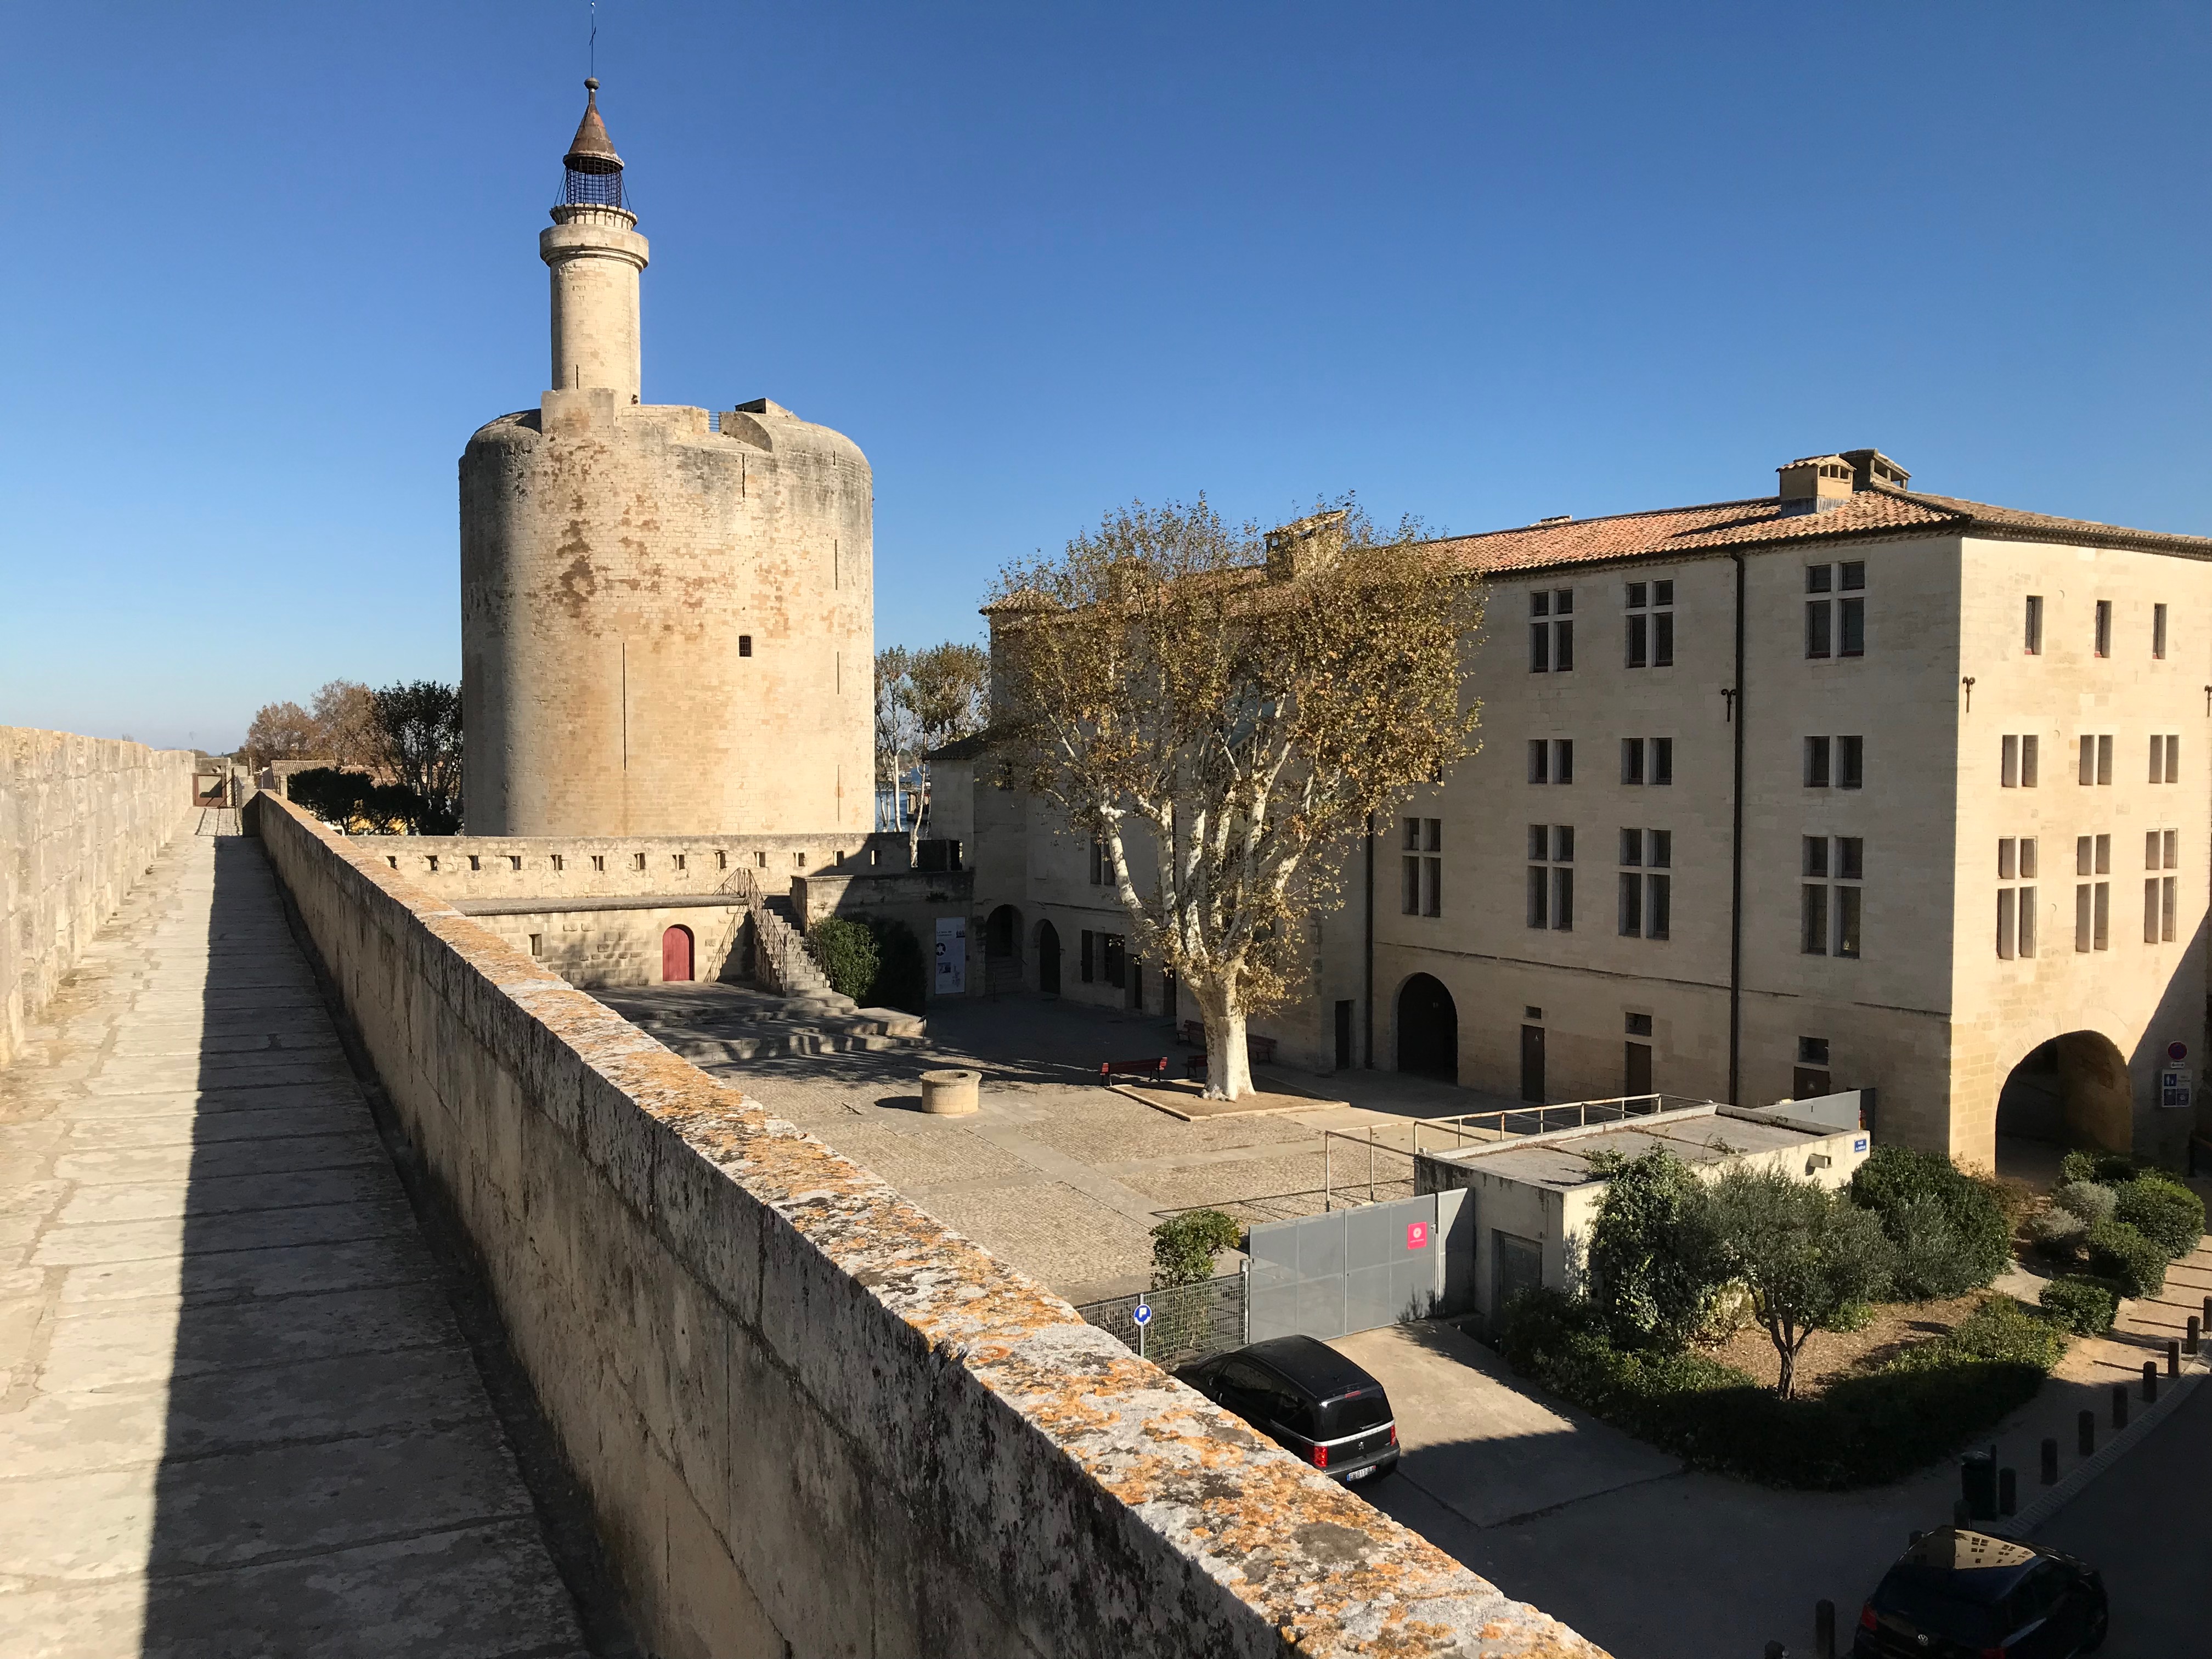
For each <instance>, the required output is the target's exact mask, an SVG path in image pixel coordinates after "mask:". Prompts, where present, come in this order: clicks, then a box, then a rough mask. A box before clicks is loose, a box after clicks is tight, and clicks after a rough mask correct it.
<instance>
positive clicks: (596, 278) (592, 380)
mask: <svg viewBox="0 0 2212 1659" xmlns="http://www.w3.org/2000/svg"><path fill="white" fill-rule="evenodd" d="M561 165H562V191H561V197H562V200H561V205H560V206H558V207H556V208H555V209H554V210H553V223H552V225H551V227H550V228H548V229H545V230H542V231H540V232H538V258H542V259H543V260H544V261H545V263H546V264H547V265H548V266H550V268H551V270H552V273H553V374H552V379H551V380H550V382H549V383H548V384H549V385H550V386H551V387H553V388H554V389H556V390H558V391H562V392H579V391H606V392H614V393H615V394H616V396H617V398H618V399H620V400H622V401H623V402H627V403H636V402H637V401H638V400H639V398H640V396H641V392H642V390H643V387H642V385H641V380H642V369H641V365H640V352H639V345H638V321H637V278H638V273H639V272H640V271H641V270H644V269H645V267H646V262H647V252H648V251H649V250H648V248H647V243H646V240H645V238H644V237H642V236H641V235H639V234H637V229H636V226H637V215H635V213H632V212H631V211H630V210H629V209H628V208H627V207H625V206H623V161H622V157H621V156H619V155H617V154H616V153H615V147H614V143H613V141H612V140H611V139H610V138H609V137H607V124H606V122H605V120H604V119H602V118H601V117H600V115H599V82H597V81H596V80H592V81H586V82H584V118H583V119H582V120H581V121H580V122H579V123H578V124H577V126H576V137H575V138H574V140H573V141H572V142H571V143H569V145H568V154H567V155H564V156H562V158H561Z"/></svg>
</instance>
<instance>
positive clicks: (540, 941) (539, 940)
mask: <svg viewBox="0 0 2212 1659" xmlns="http://www.w3.org/2000/svg"><path fill="white" fill-rule="evenodd" d="M530 954H531V955H532V956H533V957H542V956H544V954H545V935H544V934H543V933H532V935H531V936H530Z"/></svg>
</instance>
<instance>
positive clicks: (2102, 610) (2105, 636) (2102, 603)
mask: <svg viewBox="0 0 2212 1659" xmlns="http://www.w3.org/2000/svg"><path fill="white" fill-rule="evenodd" d="M2097 654H2098V655H2099V656H2100V657H2109V656H2111V655H2112V601H2111V600H2110V599H2100V600H2098V601H2097Z"/></svg>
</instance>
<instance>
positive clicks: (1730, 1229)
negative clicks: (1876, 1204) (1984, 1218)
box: [1705, 1164, 1895, 1400]
mask: <svg viewBox="0 0 2212 1659" xmlns="http://www.w3.org/2000/svg"><path fill="white" fill-rule="evenodd" d="M1705 1203H1706V1219H1707V1225H1708V1227H1709V1228H1710V1230H1711V1237H1712V1238H1713V1240H1714V1241H1715V1243H1717V1246H1718V1247H1719V1249H1720V1250H1721V1252H1722V1253H1723V1256H1724V1257H1725V1260H1726V1261H1727V1268H1726V1271H1727V1272H1729V1273H1730V1274H1732V1275H1733V1276H1734V1277H1735V1279H1739V1280H1741V1283H1742V1284H1743V1285H1744V1288H1745V1289H1747V1290H1748V1291H1750V1292H1751V1307H1752V1316H1753V1318H1755V1319H1757V1320H1758V1321H1759V1326H1760V1328H1762V1329H1763V1330H1765V1333H1766V1335H1767V1339H1768V1340H1770V1341H1771V1342H1772V1343H1773V1344H1774V1352H1775V1353H1776V1354H1777V1355H1778V1357H1779V1358H1780V1359H1781V1362H1782V1364H1781V1376H1780V1380H1779V1381H1778V1382H1777V1383H1776V1384H1775V1387H1774V1391H1775V1393H1776V1394H1777V1395H1778V1396H1780V1397H1781V1398H1782V1399H1784V1400H1787V1399H1789V1398H1790V1395H1791V1394H1792V1392H1793V1390H1794V1389H1795V1385H1796V1376H1797V1356H1798V1355H1799V1354H1800V1353H1801V1352H1803V1351H1804V1347H1805V1344H1806V1341H1807V1340H1808V1339H1809V1338H1810V1337H1811V1336H1812V1334H1813V1333H1814V1331H1821V1330H1833V1329H1836V1328H1838V1325H1839V1324H1841V1323H1842V1322H1844V1320H1846V1319H1847V1318H1848V1317H1849V1316H1850V1313H1851V1311H1852V1310H1854V1309H1856V1308H1857V1306H1858V1304H1862V1303H1866V1302H1871V1301H1874V1300H1875V1299H1876V1298H1877V1297H1880V1296H1881V1295H1882V1293H1883V1292H1884V1291H1887V1289H1888V1288H1889V1284H1890V1277H1891V1273H1892V1264H1893V1257H1894V1251H1895V1247H1894V1246H1893V1245H1892V1244H1891V1243H1890V1241H1889V1237H1888V1235H1887V1234H1886V1233H1884V1232H1883V1231H1882V1230H1881V1218H1880V1217H1878V1216H1876V1215H1875V1213H1874V1212H1872V1211H1871V1210H1863V1209H1861V1208H1860V1207H1859V1206H1857V1205H1856V1204H1854V1203H1852V1202H1851V1201H1850V1199H1849V1198H1847V1197H1846V1196H1845V1195H1844V1194H1841V1193H1832V1192H1830V1191H1828V1190H1827V1189H1826V1188H1824V1187H1819V1186H1816V1185H1814V1183H1813V1182H1809V1181H1797V1180H1793V1179H1792V1178H1791V1177H1790V1176H1787V1175H1784V1174H1783V1173H1782V1172H1781V1171H1779V1170H1754V1169H1750V1168H1747V1167H1746V1166H1744V1165H1742V1164H1736V1165H1734V1166H1732V1167H1730V1168H1729V1169H1728V1170H1724V1171H1723V1173H1722V1175H1721V1176H1720V1178H1719V1179H1718V1180H1717V1181H1716V1182H1714V1183H1713V1185H1712V1187H1711V1192H1710V1195H1709V1196H1708V1197H1707V1199H1706V1200H1705Z"/></svg>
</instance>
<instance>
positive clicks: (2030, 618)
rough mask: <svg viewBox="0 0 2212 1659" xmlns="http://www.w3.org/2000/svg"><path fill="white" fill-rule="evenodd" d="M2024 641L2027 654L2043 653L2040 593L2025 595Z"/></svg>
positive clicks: (2034, 655) (2032, 655)
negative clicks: (2025, 619) (2025, 626)
mask: <svg viewBox="0 0 2212 1659" xmlns="http://www.w3.org/2000/svg"><path fill="white" fill-rule="evenodd" d="M2025 643H2026V645H2027V654H2028V655H2029V656H2031V657H2039V656H2041V655H2042V654H2043V595H2042V594H2040V593H2031V594H2029V595H2028V596H2027V639H2026V641H2025Z"/></svg>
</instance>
